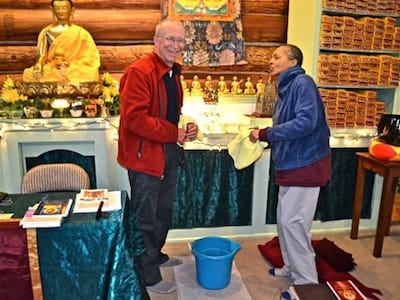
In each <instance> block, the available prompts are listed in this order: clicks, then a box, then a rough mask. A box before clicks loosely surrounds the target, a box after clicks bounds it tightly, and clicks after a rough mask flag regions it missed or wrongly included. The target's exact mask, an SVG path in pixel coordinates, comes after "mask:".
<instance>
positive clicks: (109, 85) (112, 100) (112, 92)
mask: <svg viewBox="0 0 400 300" xmlns="http://www.w3.org/2000/svg"><path fill="white" fill-rule="evenodd" d="M101 83H102V98H103V100H104V104H105V105H106V107H107V108H108V109H109V111H110V114H111V115H117V114H119V105H120V96H119V86H118V81H117V80H115V79H114V78H113V77H112V76H111V75H110V73H108V72H106V73H104V74H103V76H102V78H101Z"/></svg>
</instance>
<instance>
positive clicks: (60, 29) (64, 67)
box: [22, 0, 100, 84]
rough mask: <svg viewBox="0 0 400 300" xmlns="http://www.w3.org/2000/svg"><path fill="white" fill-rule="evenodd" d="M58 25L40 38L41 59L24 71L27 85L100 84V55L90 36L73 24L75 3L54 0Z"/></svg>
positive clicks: (39, 52)
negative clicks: (33, 83)
mask: <svg viewBox="0 0 400 300" xmlns="http://www.w3.org/2000/svg"><path fill="white" fill-rule="evenodd" d="M51 7H52V11H53V14H54V17H55V20H56V21H55V22H54V23H52V24H50V25H48V26H46V27H45V28H43V29H42V30H41V32H40V34H39V36H38V42H37V51H38V53H37V54H38V59H37V62H36V63H35V65H34V66H32V67H30V68H26V69H25V70H24V73H23V76H22V81H24V82H61V83H64V84H65V83H72V84H75V83H82V82H93V81H99V67H100V54H99V51H98V49H97V46H96V44H95V42H94V40H93V38H92V36H91V35H90V33H89V32H88V31H87V30H86V29H84V28H82V27H80V26H78V25H76V24H73V23H71V21H72V17H73V14H74V11H75V7H74V4H73V2H72V0H52V1H51Z"/></svg>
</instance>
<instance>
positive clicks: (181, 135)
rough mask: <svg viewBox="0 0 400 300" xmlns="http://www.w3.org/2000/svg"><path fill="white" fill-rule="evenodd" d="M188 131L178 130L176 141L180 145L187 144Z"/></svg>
mask: <svg viewBox="0 0 400 300" xmlns="http://www.w3.org/2000/svg"><path fill="white" fill-rule="evenodd" d="M185 137H186V130H185V129H182V128H178V140H177V141H176V142H177V143H178V144H181V145H183V144H184V143H185Z"/></svg>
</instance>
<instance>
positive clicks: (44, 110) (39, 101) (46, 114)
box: [33, 97, 53, 118]
mask: <svg viewBox="0 0 400 300" xmlns="http://www.w3.org/2000/svg"><path fill="white" fill-rule="evenodd" d="M33 105H34V106H35V107H36V108H37V109H38V110H39V112H40V116H41V117H42V118H51V117H53V109H52V108H51V106H50V99H49V98H40V97H36V98H35V99H34V100H33Z"/></svg>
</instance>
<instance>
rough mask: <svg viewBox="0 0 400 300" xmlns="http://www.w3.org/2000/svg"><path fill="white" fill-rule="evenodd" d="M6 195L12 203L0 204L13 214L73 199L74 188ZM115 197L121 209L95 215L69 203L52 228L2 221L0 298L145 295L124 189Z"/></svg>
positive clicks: (138, 236)
mask: <svg viewBox="0 0 400 300" xmlns="http://www.w3.org/2000/svg"><path fill="white" fill-rule="evenodd" d="M9 198H10V199H11V200H12V204H11V205H9V206H2V207H1V210H2V211H3V212H5V213H7V212H13V213H14V216H13V219H18V218H22V217H23V215H24V213H25V211H26V210H27V208H28V206H31V205H33V204H34V203H36V202H39V201H41V200H55V199H68V198H72V199H75V193H71V192H52V193H37V194H15V195H10V196H9ZM121 202H122V203H121V204H122V209H121V210H118V211H111V212H108V214H107V216H106V218H101V219H96V213H73V211H72V210H73V207H72V208H71V211H70V214H69V217H66V218H64V220H63V223H62V225H61V227H57V228H37V229H22V228H21V227H20V226H18V223H17V222H14V223H13V222H12V221H10V222H8V224H9V225H8V226H7V225H6V224H7V222H4V221H3V222H2V224H0V299H41V298H43V299H57V300H59V299H85V300H88V299H148V298H149V297H148V294H147V292H146V289H145V288H144V287H143V285H142V284H141V283H140V281H139V276H138V274H137V270H136V264H135V257H136V256H138V255H140V254H141V253H143V251H144V244H143V237H142V233H141V232H140V230H139V229H138V227H137V224H136V219H135V217H134V215H133V213H132V209H131V208H130V205H131V201H129V199H128V196H127V193H126V192H125V191H122V192H121ZM10 224H14V225H10ZM35 253H36V254H35ZM35 260H37V261H38V262H37V264H36V265H35Z"/></svg>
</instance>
